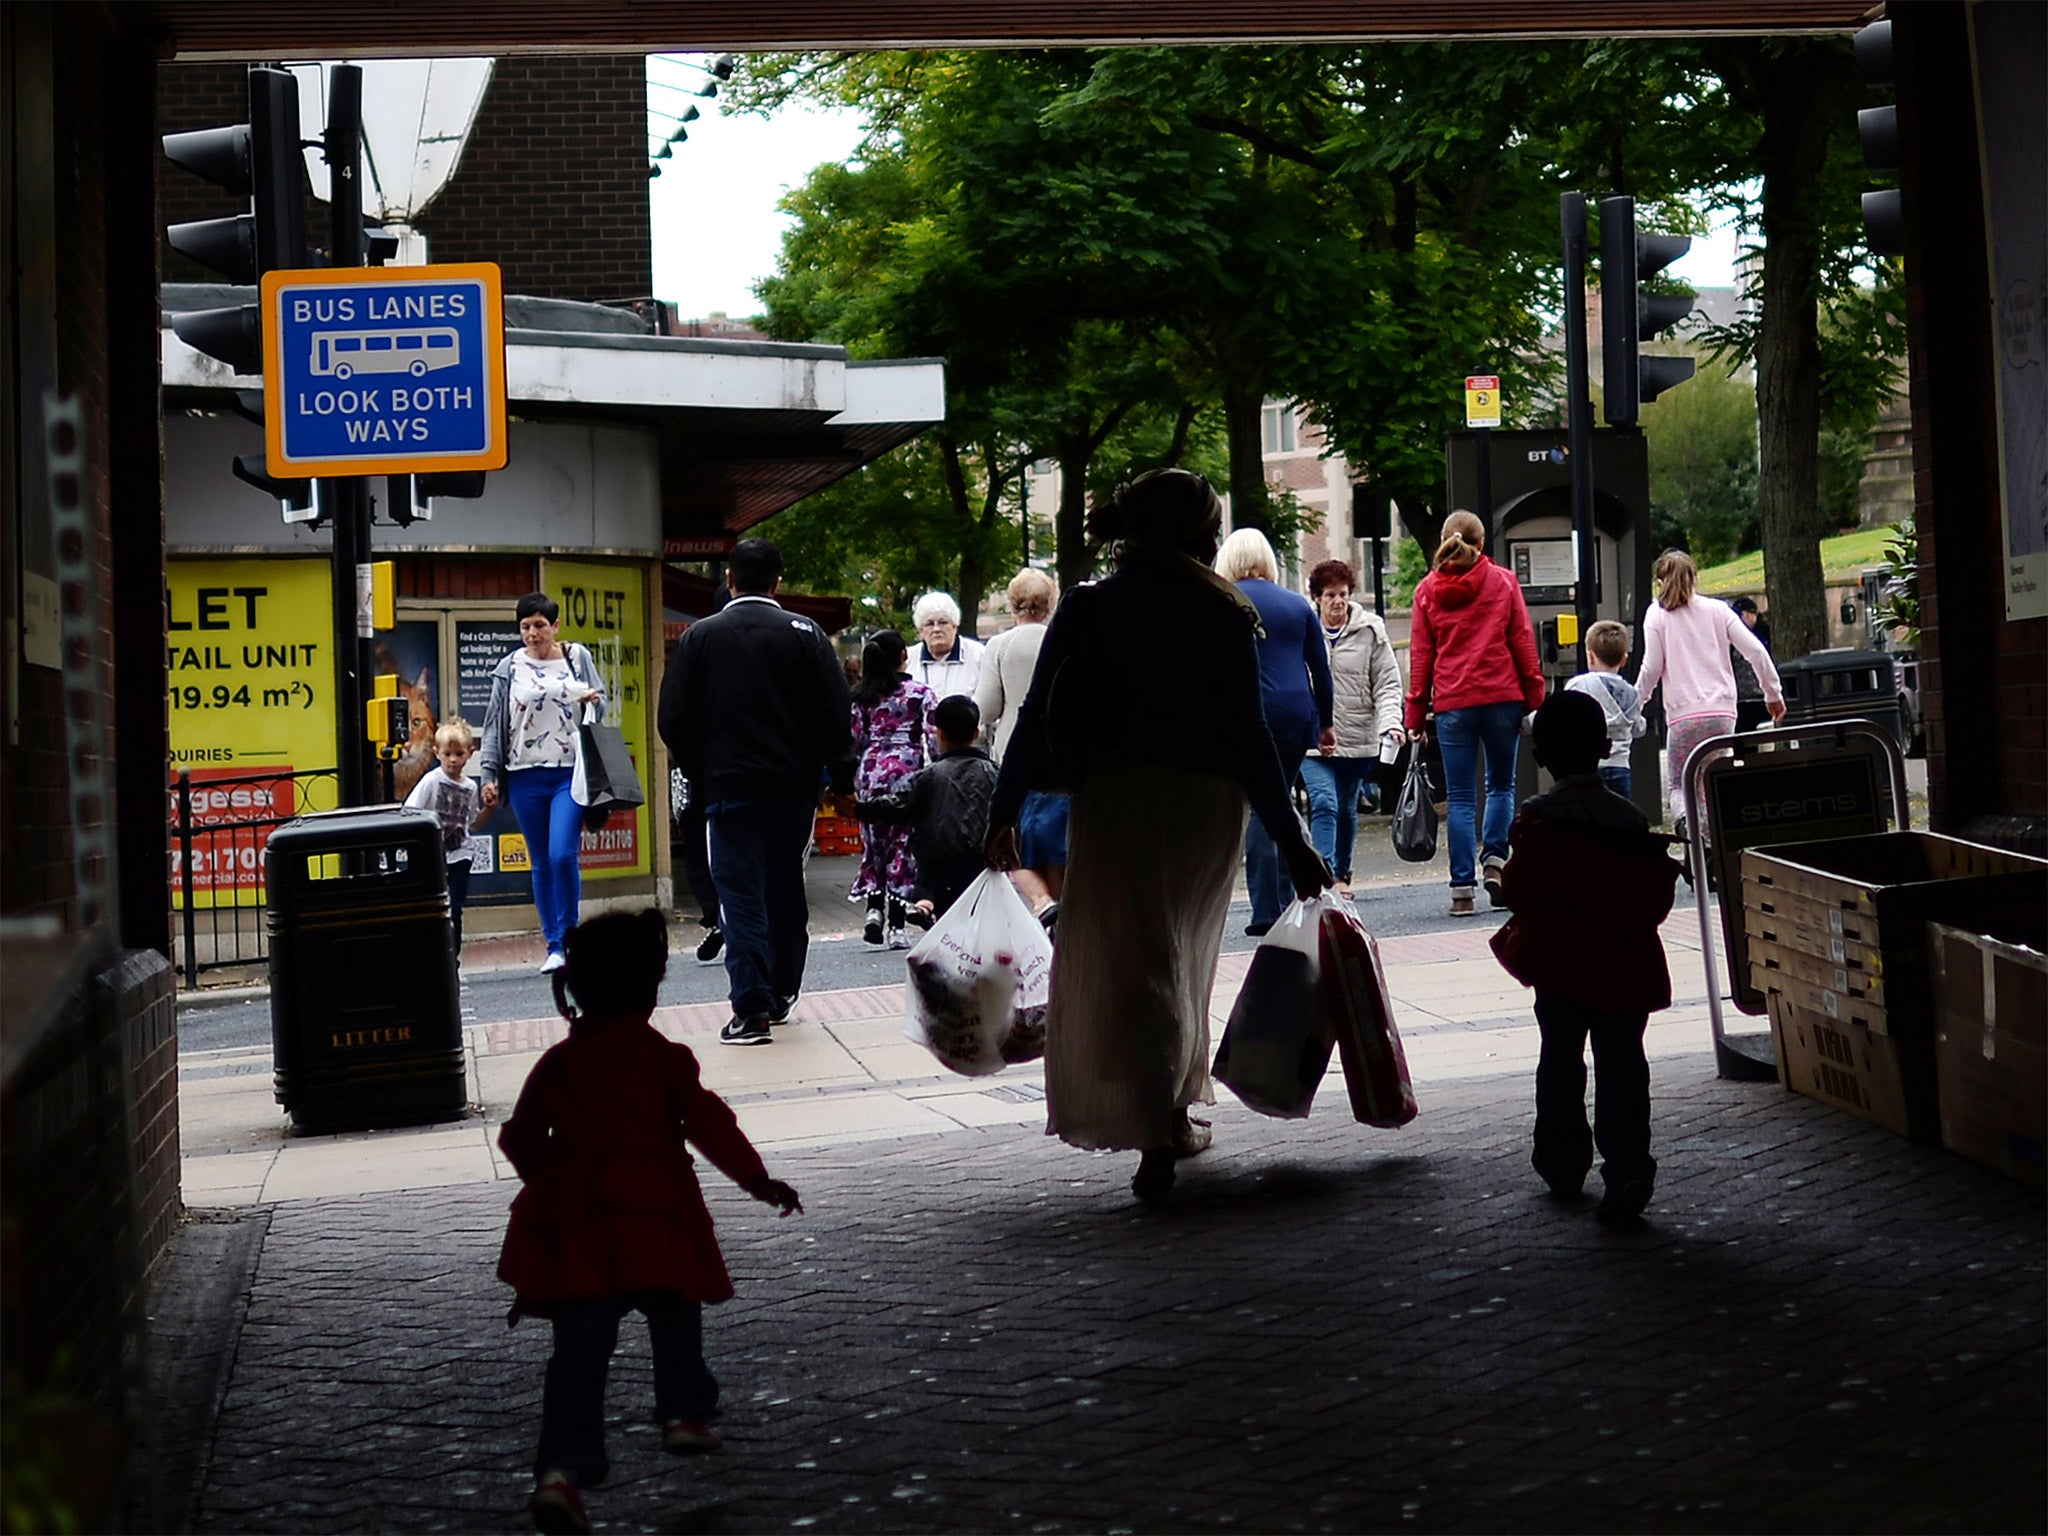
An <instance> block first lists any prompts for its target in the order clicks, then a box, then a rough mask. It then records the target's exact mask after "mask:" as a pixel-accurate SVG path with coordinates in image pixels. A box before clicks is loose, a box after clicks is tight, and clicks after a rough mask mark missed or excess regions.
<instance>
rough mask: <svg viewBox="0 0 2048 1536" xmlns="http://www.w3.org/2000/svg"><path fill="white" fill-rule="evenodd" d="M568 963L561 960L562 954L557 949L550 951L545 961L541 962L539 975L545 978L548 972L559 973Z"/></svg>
mask: <svg viewBox="0 0 2048 1536" xmlns="http://www.w3.org/2000/svg"><path fill="white" fill-rule="evenodd" d="M568 963H569V962H568V961H567V960H566V959H564V958H563V956H562V952H561V951H560V950H559V949H551V950H549V951H548V957H547V959H545V960H543V961H541V963H540V973H541V975H543V976H545V975H547V974H548V973H549V972H550V971H559V970H560V969H561V968H562V967H563V966H565V965H567V964H568Z"/></svg>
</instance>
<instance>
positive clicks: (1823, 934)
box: [1742, 886, 1884, 976]
mask: <svg viewBox="0 0 2048 1536" xmlns="http://www.w3.org/2000/svg"><path fill="white" fill-rule="evenodd" d="M1743 897H1744V906H1743V908H1742V931H1743V932H1744V933H1745V934H1747V935H1748V936H1749V942H1750V943H1751V944H1757V943H1765V944H1777V945H1781V946H1782V947H1784V948H1786V949H1791V950H1797V951H1798V952H1799V953H1801V954H1806V955H1813V956H1815V957H1816V958H1825V959H1826V960H1827V961H1828V962H1829V963H1830V964H1832V965H1839V966H1841V967H1842V968H1843V969H1845V970H1852V971H1865V972H1868V973H1869V974H1871V975H1873V976H1881V975H1883V974H1884V951H1883V950H1882V949H1880V948H1879V947H1878V943H1877V924H1876V922H1875V921H1874V920H1872V919H1869V918H1857V917H1856V916H1855V915H1854V914H1850V916H1849V918H1848V921H1846V922H1845V921H1843V913H1842V911H1841V909H1840V908H1838V907H1830V908H1829V909H1828V910H1827V911H1826V912H1825V913H1823V914H1820V915H1821V916H1822V917H1823V919H1824V921H1823V922H1821V923H1820V924H1818V925H1814V924H1813V921H1812V920H1813V918H1814V916H1815V911H1814V908H1813V905H1812V903H1810V902H1808V901H1807V900H1805V899H1804V898H1803V897H1796V896H1795V897H1792V898H1791V899H1789V900H1788V899H1787V898H1786V897H1785V895H1784V893H1783V892H1782V891H1778V890H1774V889H1772V888H1771V887H1768V886H1760V887H1745V888H1744V890H1743ZM1752 901H1753V902H1754V903H1755V905H1753V906H1752V905H1749V903H1750V902H1752ZM1788 909H1789V910H1788Z"/></svg>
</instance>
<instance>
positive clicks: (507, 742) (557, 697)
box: [477, 592, 604, 971]
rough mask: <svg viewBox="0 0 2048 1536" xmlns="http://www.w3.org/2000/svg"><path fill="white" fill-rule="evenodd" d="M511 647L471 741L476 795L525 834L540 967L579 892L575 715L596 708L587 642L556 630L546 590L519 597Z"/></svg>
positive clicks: (568, 924) (558, 952)
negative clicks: (480, 788) (506, 807)
mask: <svg viewBox="0 0 2048 1536" xmlns="http://www.w3.org/2000/svg"><path fill="white" fill-rule="evenodd" d="M517 612H518V618H519V638H520V642H521V643H520V646H519V649H518V650H516V651H513V652H512V653H511V654H510V655H508V656H506V657H505V659H504V660H503V661H500V662H499V663H498V665H497V666H496V667H494V668H493V669H492V671H491V706H490V710H489V712H488V713H486V714H485V716H484V729H483V737H482V740H481V742H480V743H479V745H478V748H477V772H478V773H479V774H480V775H482V777H483V781H484V805H485V807H486V808H492V807H495V806H496V805H497V803H498V799H499V796H500V794H501V793H502V795H503V796H504V798H506V799H508V800H510V801H511V802H512V815H513V817H514V818H515V819H516V820H517V821H518V823H519V831H520V835H521V836H523V837H524V838H525V840H526V860H527V867H528V869H530V870H531V871H532V874H533V904H534V906H535V907H537V908H538V909H539V911H540V930H541V936H542V937H543V938H545V939H546V940H547V946H548V954H547V959H546V960H545V961H543V962H542V964H541V969H542V970H543V971H556V970H560V969H561V968H562V936H563V935H564V934H566V933H567V932H568V931H569V930H570V929H571V928H573V927H575V926H576V918H577V912H578V909H579V908H580V907H581V905H582V902H583V871H582V869H581V868H580V867H579V866H578V864H577V862H576V860H577V856H578V854H579V853H580V852H581V850H582V846H583V807H582V806H580V805H578V804H577V803H576V800H575V796H574V794H573V793H572V791H571V787H570V785H571V780H572V779H573V777H574V774H575V768H576V750H577V740H578V738H579V736H580V734H581V730H582V724H583V716H584V714H585V712H586V711H594V712H595V714H596V716H598V717H601V716H602V714H603V711H604V684H603V683H602V682H601V681H600V680H599V678H598V675H597V667H596V666H595V664H594V663H593V662H592V661H591V659H590V652H589V651H588V650H586V649H585V648H584V647H582V646H580V645H577V644H575V643H574V642H573V641H572V642H569V643H566V644H565V643H564V642H563V641H562V639H561V613H562V611H561V609H560V608H559V607H558V606H556V603H555V600H554V599H553V598H551V597H549V596H548V595H547V593H545V592H529V593H527V594H526V596H524V597H522V598H521V599H519V604H518V610H517Z"/></svg>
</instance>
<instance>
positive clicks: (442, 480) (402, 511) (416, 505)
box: [384, 469, 484, 528]
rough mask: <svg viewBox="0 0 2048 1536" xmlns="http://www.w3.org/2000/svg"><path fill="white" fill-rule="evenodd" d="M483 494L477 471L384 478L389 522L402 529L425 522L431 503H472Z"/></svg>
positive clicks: (452, 471) (457, 470) (429, 516)
mask: <svg viewBox="0 0 2048 1536" xmlns="http://www.w3.org/2000/svg"><path fill="white" fill-rule="evenodd" d="M483 493H484V472H483V471H482V470H480V469H454V470H445V471H443V472H441V473H439V474H433V475H386V476H385V477H384V499H385V503H386V505H387V507H388V509H389V511H390V513H391V521H392V522H394V523H396V524H397V525H398V526H399V527H401V528H410V527H411V526H412V525H413V524H414V523H423V522H426V521H428V520H429V519H430V518H432V517H433V515H434V503H435V502H436V501H438V500H440V499H442V498H444V497H453V498H455V499H457V500H461V501H474V500H476V499H477V498H478V497H479V496H481V495H483Z"/></svg>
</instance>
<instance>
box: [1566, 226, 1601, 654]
mask: <svg viewBox="0 0 2048 1536" xmlns="http://www.w3.org/2000/svg"><path fill="white" fill-rule="evenodd" d="M1557 207H1558V223H1559V224H1560V226H1561V227H1562V230H1563V234H1564V360H1565V361H1564V367H1565V406H1566V412H1567V422H1566V424H1567V427H1568V429H1569V434H1570V444H1571V456H1572V540H1573V543H1574V545H1575V547H1576V551H1577V554H1578V573H1577V578H1578V579H1577V580H1576V581H1575V582H1574V583H1573V584H1572V607H1573V608H1574V610H1576V612H1577V613H1578V618H1579V644H1580V645H1581V646H1582V647H1583V646H1584V645H1585V640H1586V631H1587V630H1589V629H1591V628H1592V627H1593V619H1594V615H1595V612H1596V610H1597V606H1598V604H1599V601H1600V550H1599V546H1598V545H1597V544H1596V543H1595V541H1594V538H1593V387H1592V381H1591V376H1590V375H1591V367H1590V364H1589V362H1588V359H1587V355H1586V199H1585V196H1584V194H1582V193H1578V192H1567V193H1565V194H1564V195H1563V196H1562V197H1560V198H1559V199H1558V204H1557ZM1582 654H1583V652H1582Z"/></svg>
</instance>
